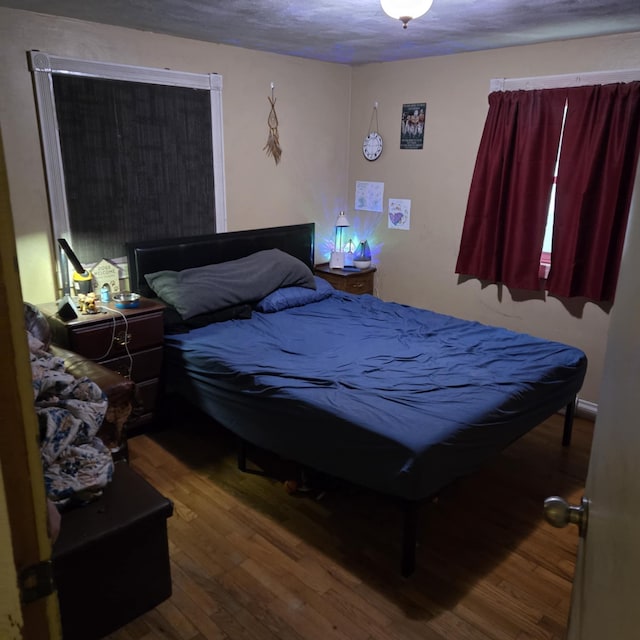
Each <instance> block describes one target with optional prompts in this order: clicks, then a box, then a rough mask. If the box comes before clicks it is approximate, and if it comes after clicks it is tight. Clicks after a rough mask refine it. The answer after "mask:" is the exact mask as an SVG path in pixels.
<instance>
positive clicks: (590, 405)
mask: <svg viewBox="0 0 640 640" xmlns="http://www.w3.org/2000/svg"><path fill="white" fill-rule="evenodd" d="M576 415H577V416H578V417H579V418H586V419H587V420H593V422H595V421H596V418H597V416H598V405H597V404H596V403H595V402H589V401H588V400H582V399H581V398H578V403H577V404H576Z"/></svg>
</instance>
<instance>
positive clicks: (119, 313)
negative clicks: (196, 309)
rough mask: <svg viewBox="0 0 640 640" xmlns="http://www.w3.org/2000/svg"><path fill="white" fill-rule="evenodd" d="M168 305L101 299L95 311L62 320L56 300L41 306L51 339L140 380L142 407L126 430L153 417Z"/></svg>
mask: <svg viewBox="0 0 640 640" xmlns="http://www.w3.org/2000/svg"><path fill="white" fill-rule="evenodd" d="M164 308H165V306H164V305H163V304H162V303H160V302H157V301H155V300H149V299H147V298H141V299H140V305H139V306H138V307H136V308H135V309H116V307H115V304H114V303H113V302H109V303H102V307H101V310H100V311H99V312H98V313H95V314H86V315H85V314H80V315H79V316H78V318H77V319H75V320H69V321H64V320H62V319H61V318H60V317H59V316H58V315H57V310H58V307H57V305H56V303H55V302H51V303H47V304H43V305H39V309H40V310H41V311H42V313H43V314H44V315H45V316H46V317H47V321H48V322H49V326H50V327H51V332H52V342H53V343H54V344H56V345H59V346H61V347H65V348H66V349H70V350H71V351H75V352H76V353H78V354H80V355H81V356H84V357H85V358H89V359H91V360H94V361H95V362H99V363H100V364H102V365H104V366H105V367H108V368H109V369H113V370H114V371H117V372H118V373H119V374H121V375H122V376H124V377H126V378H131V380H133V381H134V382H135V383H136V388H137V398H138V401H139V402H140V404H141V406H140V407H138V409H137V410H136V411H135V412H134V414H133V415H132V416H131V418H130V419H129V421H128V423H127V431H128V432H131V431H132V430H133V429H135V430H136V431H138V430H139V429H140V428H142V427H144V426H146V425H147V424H149V423H150V422H151V421H152V420H153V413H154V410H155V407H156V399H157V395H158V389H159V387H160V374H161V370H162V349H163V348H162V343H163V337H164V323H163V313H164Z"/></svg>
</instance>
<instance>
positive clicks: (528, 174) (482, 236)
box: [456, 89, 566, 289]
mask: <svg viewBox="0 0 640 640" xmlns="http://www.w3.org/2000/svg"><path fill="white" fill-rule="evenodd" d="M565 96H566V91H565V90H557V89H551V90H537V91H508V92H495V93H491V94H490V95H489V113H488V115H487V121H486V123H485V127H484V131H483V134H482V139H481V141H480V148H479V150H478V157H477V159H476V165H475V169H474V174H473V179H472V182H471V188H470V192H469V199H468V202H467V212H466V217H465V222H464V228H463V231H462V239H461V242H460V251H459V254H458V261H457V265H456V273H460V274H465V275H470V276H473V277H476V278H480V279H481V280H490V281H492V282H502V283H504V284H506V285H507V286H509V287H512V288H517V289H539V288H540V281H539V277H538V270H539V266H540V252H541V251H542V243H543V240H544V230H545V224H546V219H547V212H548V207H549V197H550V192H551V185H552V182H553V173H554V167H555V161H556V156H557V151H558V143H559V140H560V132H561V128H562V117H563V112H564V103H565Z"/></svg>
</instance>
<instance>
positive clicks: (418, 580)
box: [109, 416, 593, 640]
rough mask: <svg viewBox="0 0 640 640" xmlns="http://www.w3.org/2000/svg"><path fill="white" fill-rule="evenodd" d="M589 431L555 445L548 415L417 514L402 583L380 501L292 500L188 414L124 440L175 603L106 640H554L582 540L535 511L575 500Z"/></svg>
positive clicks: (364, 497)
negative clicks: (166, 545) (167, 506)
mask: <svg viewBox="0 0 640 640" xmlns="http://www.w3.org/2000/svg"><path fill="white" fill-rule="evenodd" d="M592 429H593V424H592V423H591V422H589V421H586V420H581V419H576V422H575V426H574V436H573V443H572V445H571V447H569V448H563V447H562V446H561V444H560V440H561V435H562V417H561V416H554V417H553V418H552V419H551V420H549V421H548V422H546V423H544V424H542V425H540V426H539V427H537V428H536V429H534V430H533V431H532V432H530V433H529V434H528V435H527V436H525V437H524V438H522V439H521V440H520V441H518V442H516V443H515V444H513V445H512V446H511V447H510V448H509V449H507V450H506V451H505V452H503V454H501V455H500V456H499V457H498V458H497V459H496V460H495V462H494V463H492V464H491V465H490V466H488V467H487V468H486V469H484V470H483V471H481V472H479V473H477V474H475V475H474V476H472V477H468V478H465V479H464V480H462V481H460V482H459V483H457V484H456V485H455V486H454V487H452V488H451V489H450V490H447V491H446V492H445V494H443V495H442V496H441V497H440V499H439V500H438V501H437V502H434V503H431V504H426V505H424V507H423V508H422V509H421V510H420V514H421V515H420V532H419V547H418V550H417V569H416V572H415V573H414V574H413V575H412V576H411V577H410V578H408V579H404V578H402V577H401V576H400V541H401V525H402V519H401V511H400V509H399V508H398V505H397V504H396V503H395V502H394V501H392V500H390V499H389V498H386V497H383V496H380V495H376V494H373V493H370V492H367V491H365V490H362V489H356V488H353V487H347V486H329V487H328V488H327V489H326V491H325V492H324V495H322V494H321V492H319V491H311V492H308V493H296V494H289V493H287V491H286V490H285V489H284V485H283V483H282V482H281V481H280V480H279V479H273V478H267V477H264V476H260V475H256V474H252V473H242V472H240V471H239V470H238V469H237V467H236V458H235V455H236V446H235V440H234V439H233V438H232V437H231V436H230V435H229V434H227V433H226V432H224V430H222V429H220V428H219V427H216V426H214V425H208V424H205V421H204V420H203V419H201V418H199V417H198V416H191V417H189V418H188V419H185V424H184V425H183V426H182V427H181V428H180V429H171V430H164V431H161V432H157V433H155V434H151V435H141V436H137V437H135V438H132V439H131V440H130V443H129V446H130V462H131V465H132V466H133V467H134V468H135V469H136V470H138V471H139V472H140V473H141V474H142V475H143V476H145V477H146V478H147V479H148V480H149V481H150V482H151V483H152V484H153V485H155V486H156V487H157V488H158V489H159V490H160V491H161V492H162V493H164V494H165V495H166V496H167V497H169V498H170V499H171V500H173V502H174V515H173V516H172V517H171V518H170V519H169V521H168V528H169V540H170V553H171V564H172V577H173V595H172V597H171V598H170V599H169V600H167V601H166V602H164V603H162V604H161V605H160V606H158V607H157V608H156V609H155V610H153V611H151V612H149V613H147V614H145V615H144V616H142V617H140V618H138V619H137V620H135V621H134V622H132V623H130V624H129V625H127V626H126V627H123V628H122V629H120V630H119V631H117V632H116V633H114V634H112V635H110V636H109V638H110V640H149V639H152V638H154V639H155V638H171V639H179V640H214V639H217V638H229V639H232V640H236V639H238V640H239V639H242V640H245V639H246V640H328V639H336V640H445V639H446V640H526V639H531V638H535V639H540V640H560V639H561V638H563V637H564V633H565V629H566V622H567V618H568V612H569V604H570V596H571V581H572V577H573V572H574V566H575V554H576V549H577V541H578V533H577V528H576V527H569V528H566V529H554V528H553V527H551V526H550V525H548V524H547V523H546V522H545V521H544V520H543V517H542V502H543V500H544V498H546V497H547V496H549V495H556V494H557V495H561V496H563V497H564V498H566V499H567V500H569V501H570V502H573V503H578V502H579V500H580V497H581V496H582V491H583V488H584V481H585V477H586V472H587V464H588V456H589V450H590V446H591V435H592ZM261 464H263V465H264V466H266V467H269V468H270V470H271V471H272V472H273V473H274V474H275V475H276V476H278V477H279V478H280V479H286V477H287V476H290V475H291V474H290V473H289V472H288V470H287V469H284V468H283V467H282V466H281V465H275V463H273V462H271V461H269V460H268V459H266V462H265V460H264V459H263V460H261Z"/></svg>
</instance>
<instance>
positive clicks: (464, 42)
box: [0, 0, 640, 64]
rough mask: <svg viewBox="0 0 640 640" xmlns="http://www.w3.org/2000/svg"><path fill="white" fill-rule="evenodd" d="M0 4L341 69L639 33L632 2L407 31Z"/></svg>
mask: <svg viewBox="0 0 640 640" xmlns="http://www.w3.org/2000/svg"><path fill="white" fill-rule="evenodd" d="M0 6H6V7H12V8H15V9H25V10H28V11H36V12H38V13H46V14H53V15H58V16H66V17H70V18H78V19H80V20H88V21H91V22H99V23H104V24H110V25H117V26H122V27H131V28H133V29H142V30H144V31H154V32H157V33H165V34H170V35H174V36H182V37H185V38H192V39H195V40H205V41H209V42H216V43H222V44H228V45H235V46H239V47H245V48H248V49H255V50H258V51H269V52H273V53H282V54H287V55H294V56H301V57H304V58H312V59H316V60H324V61H328V62H339V63H346V64H363V63H368V62H385V61H391V60H405V59H410V58H422V57H427V56H439V55H446V54H450V53H460V52H464V51H478V50H482V49H495V48H499V47H509V46H515V45H524V44H533V43H539V42H548V41H550V40H566V39H571V38H582V37H589V36H597V35H606V34H612V33H625V32H631V31H640V0H434V3H433V7H432V8H431V10H430V11H429V12H428V13H427V14H426V15H424V16H422V17H421V18H418V19H417V20H415V21H411V22H410V23H409V27H408V28H407V29H406V30H404V29H402V24H401V23H400V22H399V21H396V20H393V19H392V18H389V17H388V16H387V15H386V14H385V13H384V12H383V11H382V9H381V7H380V2H379V0H317V1H315V0H0Z"/></svg>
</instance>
